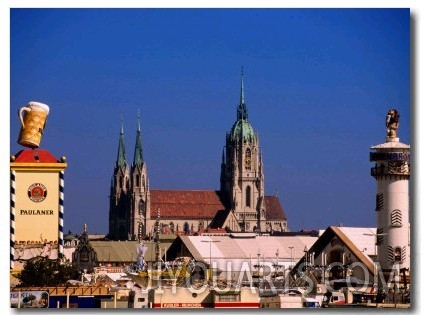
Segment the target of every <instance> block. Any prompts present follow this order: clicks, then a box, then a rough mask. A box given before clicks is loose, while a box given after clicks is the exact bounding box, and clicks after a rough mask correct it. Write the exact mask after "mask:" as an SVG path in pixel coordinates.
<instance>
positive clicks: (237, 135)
mask: <svg viewBox="0 0 425 315" xmlns="http://www.w3.org/2000/svg"><path fill="white" fill-rule="evenodd" d="M231 136H232V139H233V140H237V139H243V140H244V141H253V140H254V137H255V132H254V128H252V126H251V124H250V123H249V122H248V121H246V120H243V119H240V120H237V121H236V122H235V123H234V124H233V127H232V131H231Z"/></svg>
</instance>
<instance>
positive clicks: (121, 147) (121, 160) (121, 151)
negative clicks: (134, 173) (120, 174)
mask: <svg viewBox="0 0 425 315" xmlns="http://www.w3.org/2000/svg"><path fill="white" fill-rule="evenodd" d="M116 166H117V167H121V168H122V169H123V170H125V169H126V168H127V159H126V157H125V144H124V126H123V123H122V120H121V131H120V140H119V143H118V157H117V162H116Z"/></svg>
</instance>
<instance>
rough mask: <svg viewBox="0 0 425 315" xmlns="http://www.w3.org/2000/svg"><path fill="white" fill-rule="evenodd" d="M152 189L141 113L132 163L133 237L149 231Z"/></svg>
mask: <svg viewBox="0 0 425 315" xmlns="http://www.w3.org/2000/svg"><path fill="white" fill-rule="evenodd" d="M149 203H150V190H149V181H148V176H147V170H146V163H145V161H144V160H143V150H142V136H141V131H140V114H138V117H137V133H136V145H135V147H134V158H133V164H132V165H131V214H130V235H131V239H139V240H140V239H141V238H142V237H143V236H145V235H146V234H147V233H146V232H147V224H148V220H147V219H148V218H149V217H150V213H149V212H150V204H149Z"/></svg>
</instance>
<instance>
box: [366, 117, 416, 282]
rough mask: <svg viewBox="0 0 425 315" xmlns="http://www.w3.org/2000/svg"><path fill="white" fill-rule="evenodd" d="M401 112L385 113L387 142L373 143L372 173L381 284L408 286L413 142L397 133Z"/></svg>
mask: <svg viewBox="0 0 425 315" xmlns="http://www.w3.org/2000/svg"><path fill="white" fill-rule="evenodd" d="M399 119H400V114H399V112H398V111H397V109H390V110H389V111H388V113H387V115H386V119H385V125H386V127H387V132H386V138H385V142H384V143H381V144H378V145H375V146H372V147H371V152H370V161H371V162H374V163H375V165H374V166H373V167H372V168H371V176H373V177H374V178H375V180H376V206H375V212H376V227H377V229H376V235H375V237H376V254H377V257H376V258H375V261H376V264H377V273H378V279H377V281H378V286H379V287H381V286H382V283H383V279H382V277H383V278H384V279H385V282H386V283H393V284H394V285H395V286H396V288H397V286H403V287H406V285H407V279H408V276H409V274H410V242H411V238H410V220H409V209H410V208H409V179H410V145H408V144H405V143H402V142H400V139H399V137H398V135H397V130H398V127H399Z"/></svg>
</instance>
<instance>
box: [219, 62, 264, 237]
mask: <svg viewBox="0 0 425 315" xmlns="http://www.w3.org/2000/svg"><path fill="white" fill-rule="evenodd" d="M243 79H244V74H243V69H242V75H241V90H240V101H239V105H238V107H237V111H236V121H235V123H234V124H233V126H232V128H231V130H230V132H228V133H227V134H226V147H225V150H224V151H223V157H222V164H221V178H220V186H221V191H224V192H226V193H227V195H228V198H229V199H230V201H231V210H232V211H233V213H234V215H235V217H236V219H237V221H238V224H239V230H241V231H247V232H248V231H251V232H252V231H266V230H267V229H268V227H267V226H266V208H265V201H264V175H263V162H262V155H261V153H260V147H259V141H258V134H257V133H255V132H254V128H253V127H252V125H251V124H250V123H249V121H248V110H247V107H246V104H245V94H244V93H245V92H244V80H243Z"/></svg>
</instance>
